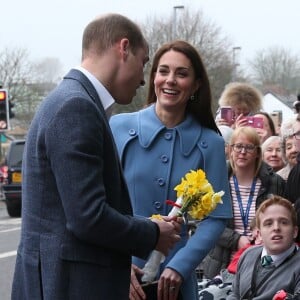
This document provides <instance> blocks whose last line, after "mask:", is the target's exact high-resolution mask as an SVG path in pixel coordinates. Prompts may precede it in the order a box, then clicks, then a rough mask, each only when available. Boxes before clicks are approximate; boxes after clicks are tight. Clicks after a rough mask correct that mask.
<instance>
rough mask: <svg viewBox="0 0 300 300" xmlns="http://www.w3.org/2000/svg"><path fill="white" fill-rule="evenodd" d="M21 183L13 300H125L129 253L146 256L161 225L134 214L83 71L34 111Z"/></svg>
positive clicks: (70, 76)
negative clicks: (20, 211) (20, 225)
mask: <svg viewBox="0 0 300 300" xmlns="http://www.w3.org/2000/svg"><path fill="white" fill-rule="evenodd" d="M22 184H23V186H22V193H23V194H22V232H21V242H20V246H19V249H18V255H17V261H16V267H15V275H14V281H13V288H12V299H13V300H14V299H15V300H19V299H24V300H26V299H30V300H32V299H35V300H38V299H44V300H47V299H51V300H54V299H55V300H60V299H62V300H66V299H89V300H91V299H100V298H101V299H109V300H120V299H128V295H129V283H130V267H131V256H132V255H137V256H141V257H147V256H148V255H149V253H150V252H151V250H152V249H153V248H154V247H155V244H156V241H157V238H158V236H157V231H158V228H157V225H156V224H154V223H153V222H151V221H150V220H146V219H145V218H144V219H143V220H141V219H139V218H133V217H132V209H131V203H130V200H129V194H128V190H127V187H126V184H125V180H124V178H123V173H122V170H121V166H120V163H119V158H118V153H117V151H116V148H115V144H114V141H113V137H112V133H111V131H110V127H109V124H108V121H107V119H106V116H105V112H104V109H103V107H102V104H101V101H100V99H99V96H98V94H97V92H96V90H95V88H94V87H93V85H92V84H91V82H90V81H89V80H88V79H87V78H86V77H85V76H84V75H83V74H82V73H81V72H80V71H78V70H71V71H70V73H69V74H68V75H67V76H66V77H65V78H64V80H63V81H62V82H61V83H60V85H59V86H58V87H57V88H56V89H55V90H54V91H53V92H52V93H51V94H50V95H49V96H48V97H47V98H46V99H45V101H43V103H42V104H41V106H40V109H39V110H38V112H37V113H36V115H35V117H34V119H33V121H32V124H31V128H30V130H29V133H28V136H27V139H26V146H25V151H24V159H23V183H22ZM116 280H117V282H118V283H117V285H115V282H116Z"/></svg>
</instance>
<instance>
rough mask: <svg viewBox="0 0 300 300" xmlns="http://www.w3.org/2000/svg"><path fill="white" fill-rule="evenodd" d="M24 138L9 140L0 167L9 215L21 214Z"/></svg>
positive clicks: (17, 215) (16, 215)
mask: <svg viewBox="0 0 300 300" xmlns="http://www.w3.org/2000/svg"><path fill="white" fill-rule="evenodd" d="M24 145H25V140H14V141H12V142H11V144H10V146H9V148H8V151H7V155H6V159H5V163H4V165H3V166H2V167H1V171H2V178H3V183H2V184H3V186H2V187H3V193H4V197H5V199H4V200H5V203H6V208H7V212H8V214H9V216H11V217H20V216H21V203H22V156H23V151H24Z"/></svg>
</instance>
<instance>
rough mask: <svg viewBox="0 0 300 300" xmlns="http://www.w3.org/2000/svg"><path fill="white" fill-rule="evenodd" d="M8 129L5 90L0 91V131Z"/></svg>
mask: <svg viewBox="0 0 300 300" xmlns="http://www.w3.org/2000/svg"><path fill="white" fill-rule="evenodd" d="M8 129H9V107H8V93H7V90H6V89H0V131H5V130H8Z"/></svg>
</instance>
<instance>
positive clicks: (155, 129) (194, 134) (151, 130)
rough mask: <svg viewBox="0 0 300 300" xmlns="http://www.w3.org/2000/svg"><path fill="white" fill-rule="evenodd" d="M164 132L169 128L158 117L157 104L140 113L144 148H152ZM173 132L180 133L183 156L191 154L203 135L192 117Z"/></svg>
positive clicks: (139, 129)
mask: <svg viewBox="0 0 300 300" xmlns="http://www.w3.org/2000/svg"><path fill="white" fill-rule="evenodd" d="M195 128H196V130H195ZM162 130H167V128H166V126H165V125H164V124H163V123H162V122H161V121H160V120H159V118H158V117H157V115H156V113H155V104H153V105H151V106H150V107H148V108H146V109H143V110H141V111H140V112H139V114H138V138H139V142H140V144H141V146H142V147H144V148H148V147H150V146H151V144H152V143H153V141H154V140H155V138H156V136H157V135H158V134H159V133H160V132H161V131H162ZM171 130H176V132H177V133H178V136H179V143H180V151H181V152H182V154H183V155H189V154H190V153H191V151H192V150H193V148H194V147H195V146H196V144H197V142H198V141H199V139H200V136H201V134H202V127H201V126H200V125H199V124H198V123H197V122H196V121H195V120H194V119H193V117H192V116H191V115H188V116H187V117H186V119H185V120H184V121H183V122H182V123H180V124H179V125H178V126H176V127H174V128H173V129H171Z"/></svg>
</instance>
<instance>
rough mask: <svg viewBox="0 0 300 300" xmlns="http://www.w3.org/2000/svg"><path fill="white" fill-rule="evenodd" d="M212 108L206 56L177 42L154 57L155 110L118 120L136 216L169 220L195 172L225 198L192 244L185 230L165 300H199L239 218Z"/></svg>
mask: <svg viewBox="0 0 300 300" xmlns="http://www.w3.org/2000/svg"><path fill="white" fill-rule="evenodd" d="M211 101H212V100H211V92H210V85H209V81H208V77H207V73H206V70H205V68H204V65H203V63H202V60H201V58H200V56H199V53H198V52H197V50H196V49H195V48H194V47H192V46H191V45H190V44H188V43H186V42H184V41H174V42H172V43H168V44H165V45H163V46H162V47H161V48H160V49H159V50H158V51H157V53H156V55H155V57H154V60H153V65H152V69H151V73H150V82H149V94H148V104H149V105H148V107H147V108H145V109H143V110H141V111H139V112H134V113H126V114H119V115H115V116H113V117H112V118H111V120H110V125H111V128H112V131H113V134H114V138H115V140H116V144H117V148H118V152H119V155H120V158H121V162H122V166H123V168H124V173H125V177H126V180H127V183H128V187H129V193H130V197H131V201H132V206H133V210H134V214H135V215H141V216H151V215H152V214H161V215H167V214H168V213H169V211H170V210H171V207H170V206H168V205H167V204H166V202H165V201H166V199H171V200H174V201H175V200H176V193H175V191H174V187H175V186H176V185H177V184H179V183H180V181H181V178H182V177H183V176H184V175H185V174H186V173H187V172H189V171H190V170H196V169H199V168H201V169H203V170H204V171H205V172H206V176H207V178H208V180H209V181H210V183H211V184H212V186H213V187H214V190H215V191H221V190H223V191H224V192H225V195H224V196H223V198H222V199H223V204H219V205H218V206H217V208H216V210H215V211H213V212H212V213H211V215H210V216H209V217H208V218H206V219H205V220H203V221H202V222H200V224H199V225H198V227H197V229H196V232H195V233H194V234H193V235H192V236H191V237H189V235H188V232H187V229H186V227H185V228H183V230H182V239H181V241H180V242H178V244H177V246H176V247H175V248H174V249H173V250H172V252H171V253H170V254H169V255H168V257H167V258H166V259H165V261H164V263H163V264H162V265H161V271H160V274H159V283H158V295H159V297H161V298H159V299H170V300H172V299H174V300H175V299H177V296H178V295H179V294H181V295H182V298H183V299H184V300H194V299H195V300H196V299H198V293H197V281H196V275H195V268H196V267H197V266H198V265H199V263H200V262H201V261H202V259H203V258H204V257H205V256H206V254H207V253H208V252H209V250H210V249H211V248H212V247H213V246H214V245H215V243H216V241H217V240H218V237H219V235H220V234H221V233H222V231H223V229H224V228H225V223H226V220H227V218H230V217H231V207H230V201H229V189H228V180H227V169H226V162H225V154H224V141H223V138H222V137H221V136H220V134H219V131H218V129H217V127H216V124H215V122H214V118H213V115H212V110H211ZM133 263H134V264H135V265H137V266H138V267H139V268H143V266H144V264H145V261H142V260H140V259H137V258H134V260H133ZM134 269H135V270H137V268H136V267H135V268H134ZM132 280H134V278H133V279H132ZM179 291H180V293H179ZM139 293H140V290H139V288H136V287H134V284H131V291H130V299H142V298H141V297H140V296H139V295H138V294H139ZM163 297H164V298H163Z"/></svg>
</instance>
